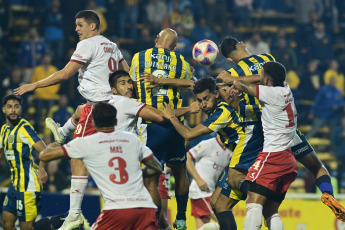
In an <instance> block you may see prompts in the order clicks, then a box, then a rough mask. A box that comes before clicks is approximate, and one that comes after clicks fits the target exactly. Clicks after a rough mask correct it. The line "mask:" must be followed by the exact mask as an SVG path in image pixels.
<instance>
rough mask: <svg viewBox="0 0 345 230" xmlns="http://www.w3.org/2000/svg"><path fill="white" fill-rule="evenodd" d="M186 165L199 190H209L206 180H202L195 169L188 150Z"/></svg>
mask: <svg viewBox="0 0 345 230" xmlns="http://www.w3.org/2000/svg"><path fill="white" fill-rule="evenodd" d="M186 166H187V171H188V173H189V174H190V175H191V176H192V177H193V178H194V180H195V182H196V183H197V185H198V186H199V188H200V190H201V191H206V192H209V191H210V188H209V187H208V185H207V183H206V181H204V180H203V179H202V178H201V177H200V175H199V173H198V172H197V171H196V169H195V167H194V163H193V157H192V155H191V154H190V152H188V153H187V162H186Z"/></svg>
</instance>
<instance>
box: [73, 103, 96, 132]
mask: <svg viewBox="0 0 345 230" xmlns="http://www.w3.org/2000/svg"><path fill="white" fill-rule="evenodd" d="M92 108H93V105H89V104H86V105H85V107H84V108H83V109H82V110H81V112H80V118H79V121H78V125H77V127H76V129H75V130H74V136H73V138H77V137H84V136H89V135H91V134H94V133H96V127H94V126H93V125H92V120H93V117H92Z"/></svg>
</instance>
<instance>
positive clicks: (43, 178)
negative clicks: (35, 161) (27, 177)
mask: <svg viewBox="0 0 345 230" xmlns="http://www.w3.org/2000/svg"><path fill="white" fill-rule="evenodd" d="M37 179H38V183H39V184H40V186H41V188H43V184H44V183H46V182H47V180H48V174H47V172H46V170H45V169H44V168H43V167H39V169H38V178H37Z"/></svg>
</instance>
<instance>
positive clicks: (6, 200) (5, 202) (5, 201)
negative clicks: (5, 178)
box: [4, 196, 8, 206]
mask: <svg viewBox="0 0 345 230" xmlns="http://www.w3.org/2000/svg"><path fill="white" fill-rule="evenodd" d="M7 203H8V198H7V196H6V197H5V200H4V206H6V205H7Z"/></svg>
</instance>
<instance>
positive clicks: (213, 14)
mask: <svg viewBox="0 0 345 230" xmlns="http://www.w3.org/2000/svg"><path fill="white" fill-rule="evenodd" d="M83 9H94V10H96V11H97V12H98V13H99V14H100V15H101V20H102V27H101V34H103V35H105V36H106V37H108V38H109V39H111V40H113V41H115V42H116V43H117V44H118V46H119V47H120V49H121V51H122V53H123V55H124V56H125V58H126V60H127V62H128V63H129V64H130V62H131V58H132V55H133V54H134V53H135V52H138V51H140V50H143V49H147V48H150V47H153V46H154V39H155V36H156V34H157V33H158V32H159V31H160V30H161V29H162V28H165V27H172V28H174V29H175V30H176V31H177V32H178V33H179V42H178V48H177V49H178V51H179V52H180V53H182V54H183V55H184V56H185V57H186V58H187V59H188V60H189V62H190V63H191V65H193V66H194V67H195V68H196V73H197V74H196V77H197V78H200V77H202V76H204V75H211V76H213V77H216V76H217V74H218V73H219V72H220V71H221V70H222V69H228V68H229V67H231V63H229V62H228V61H227V60H225V59H224V57H221V56H220V57H219V58H218V61H217V63H216V64H215V65H213V66H210V67H205V66H198V65H196V63H195V62H194V61H193V60H192V59H191V50H192V47H193V45H194V43H195V42H197V41H199V40H201V39H204V38H207V39H211V40H213V41H214V42H216V43H217V44H219V43H220V42H221V40H222V38H223V37H224V36H228V35H232V36H234V37H236V38H238V39H239V40H241V41H244V42H245V43H246V44H247V48H248V49H249V50H250V51H251V52H252V53H253V54H257V53H263V52H269V53H272V54H273V56H274V57H275V58H276V59H277V60H278V61H280V62H281V63H283V64H284V65H285V66H286V68H287V71H288V78H287V81H288V82H289V84H290V86H291V88H292V89H293V93H294V96H295V100H296V105H297V109H298V124H299V129H300V130H301V131H302V132H304V133H305V134H307V135H309V137H310V139H309V140H310V142H311V144H312V145H313V146H314V148H315V150H316V151H317V153H318V155H319V157H320V159H321V160H323V162H324V163H325V165H326V166H327V167H328V168H329V171H330V173H331V175H332V180H333V184H334V187H335V190H336V191H335V192H336V194H337V193H339V195H336V197H337V198H339V199H344V198H345V197H344V196H343V195H342V193H344V192H345V166H344V162H345V154H344V149H345V148H344V147H345V146H344V144H345V141H344V139H345V116H344V108H343V106H339V108H338V109H336V110H332V109H330V110H329V111H327V110H326V111H325V110H322V108H328V107H327V105H329V104H332V102H333V100H334V101H335V99H334V98H328V101H322V100H321V101H320V100H316V102H315V98H316V96H317V95H318V94H320V95H319V97H321V98H325V96H326V93H327V91H325V90H321V89H323V88H325V89H326V88H327V86H328V85H329V82H330V79H331V78H335V86H336V87H337V88H338V89H339V91H340V94H341V95H342V100H343V99H344V92H345V86H344V82H345V80H344V71H345V52H344V51H345V36H344V35H345V1H341V0H303V1H296V0H284V1H275V0H247V1H240V0H204V1H202V0H157V1H156V0H73V1H68V0H0V96H1V98H2V97H3V96H4V95H6V94H8V93H11V92H12V90H13V89H14V88H16V87H18V86H20V85H22V84H24V83H26V82H30V81H32V80H34V81H36V80H37V79H40V78H42V77H46V76H48V75H49V73H52V72H54V71H55V70H56V68H57V69H59V68H62V67H63V66H64V65H65V64H66V63H67V62H68V60H69V58H70V56H71V54H72V52H73V50H74V49H75V47H76V44H77V42H78V37H77V35H76V33H75V32H74V15H75V14H76V13H77V12H78V11H80V10H83ZM48 56H50V57H51V62H50V60H49V57H48ZM77 85H78V82H77V77H74V78H71V79H70V80H68V81H66V82H65V83H63V84H61V86H55V87H51V88H45V89H42V90H41V91H39V92H38V91H36V92H35V93H32V94H28V95H25V96H24V108H23V116H24V117H25V118H26V119H28V120H29V121H30V122H31V123H32V124H33V125H34V126H35V129H36V130H37V131H38V133H39V134H40V136H41V137H42V138H43V139H44V141H45V142H46V143H50V142H52V137H51V136H50V134H49V132H48V130H46V129H45V128H44V123H43V122H44V118H45V117H46V116H51V117H53V118H54V119H55V120H57V121H58V122H60V123H64V121H66V120H67V119H68V118H69V116H70V115H71V114H72V113H73V108H76V106H77V105H79V104H80V103H81V102H83V99H82V98H81V96H80V95H79V93H78V92H77V90H76V86H77ZM322 93H323V94H322ZM183 97H184V99H185V100H184V102H185V105H188V104H189V103H191V102H192V101H193V100H194V98H193V95H192V94H191V93H190V92H185V93H184V95H183ZM314 105H315V106H314ZM313 106H314V107H313ZM320 108H321V109H320ZM311 111H313V114H314V116H311V115H310V113H311ZM326 113H327V116H326V115H325V114H326ZM328 115H329V116H328ZM317 117H318V118H320V119H318V120H317V119H315V118H317ZM204 119H205V115H204V114H202V113H199V114H196V115H192V116H190V117H187V119H186V122H187V123H188V125H190V126H194V125H196V124H198V123H200V122H201V121H203V120H204ZM320 120H321V121H323V122H324V125H323V126H322V128H321V129H319V130H313V129H312V127H315V126H313V124H315V122H316V121H320ZM4 122H5V118H4V116H3V114H1V115H0V124H1V125H2V124H4ZM199 141H200V139H199V140H195V141H193V142H191V143H189V145H188V148H190V147H192V146H194V145H195V144H196V143H198V142H199ZM36 159H37V157H36ZM47 170H48V172H49V182H48V183H47V184H46V185H45V188H44V189H45V191H46V194H45V195H46V196H47V197H49V196H56V197H59V198H56V199H62V202H67V205H68V201H67V200H65V201H63V199H64V198H63V197H64V196H66V195H61V194H62V192H63V191H64V192H65V193H66V190H68V186H69V183H70V166H69V164H68V162H67V160H65V159H64V160H61V161H55V162H53V163H50V164H49V165H48V168H47ZM9 176H10V172H9V169H8V166H7V163H6V162H5V159H2V160H1V161H0V190H1V192H2V194H3V192H5V191H6V187H7V185H8V183H9ZM171 179H172V180H171V185H170V187H172V186H173V178H171ZM94 190H95V185H94V183H93V182H92V180H90V183H89V188H88V191H90V192H94ZM315 192H317V191H316V188H315V186H314V185H313V179H312V176H311V175H310V173H309V172H308V171H306V170H304V168H303V167H302V166H300V165H299V174H298V178H297V180H296V181H295V182H294V183H293V184H292V186H291V188H290V190H289V194H288V197H289V198H288V200H287V202H286V203H285V204H284V205H283V208H282V210H287V211H286V212H287V213H288V214H286V215H285V216H284V215H282V217H283V221H284V223H285V224H286V226H287V229H298V230H302V229H345V226H344V224H342V223H339V222H337V221H336V220H335V217H334V216H333V214H332V213H331V211H330V210H328V208H327V207H326V206H324V205H323V204H322V203H321V202H320V201H319V197H320V196H319V195H318V194H315ZM61 197H62V198H61ZM90 199H91V198H90ZM94 199H98V198H94ZM46 200H47V201H48V200H51V199H46ZM86 200H88V199H86ZM91 200H92V199H91ZM98 200H99V199H98ZM84 203H87V202H84ZM170 203H171V205H170V206H169V209H170V210H171V214H173V211H174V210H175V209H176V208H175V207H174V206H173V203H174V202H170ZM241 203H242V204H240V205H239V207H238V208H237V209H236V210H235V216H236V219H237V220H238V226H239V227H240V226H242V223H243V217H244V214H243V211H244V210H245V209H244V202H241ZM342 204H344V202H343V201H342ZM44 205H45V203H43V206H44ZM60 206H61V204H60ZM46 207H51V206H50V205H47V204H46ZM285 207H286V209H285ZM67 208H68V206H67V207H66V208H65V209H64V210H63V211H66V210H67ZM84 209H86V210H88V209H92V208H91V207H90V206H89V207H85V208H84ZM237 210H238V211H237ZM291 210H292V211H291ZM96 212H99V210H98V209H97V210H96ZM45 213H46V214H47V215H52V213H49V212H48V213H47V212H45ZM236 213H237V215H236ZM291 213H295V214H291ZM296 213H299V214H296ZM290 215H293V216H290ZM317 217H318V218H317ZM92 218H93V216H92V215H90V216H89V219H92ZM188 224H189V226H190V229H193V227H191V226H193V225H194V220H193V219H192V218H189V220H188ZM322 224H324V225H322ZM321 226H322V227H321ZM323 226H325V227H323ZM0 228H1V227H0Z"/></svg>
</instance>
